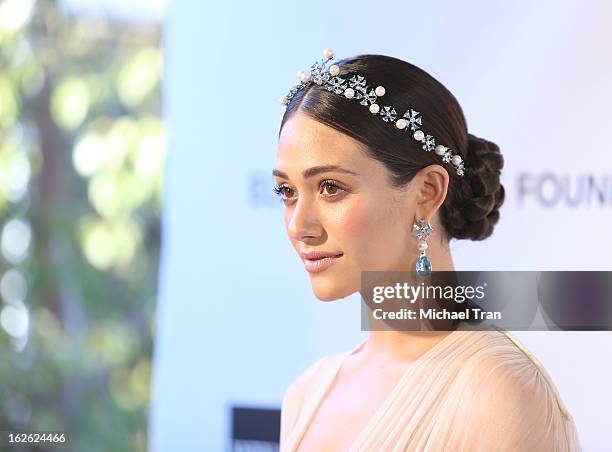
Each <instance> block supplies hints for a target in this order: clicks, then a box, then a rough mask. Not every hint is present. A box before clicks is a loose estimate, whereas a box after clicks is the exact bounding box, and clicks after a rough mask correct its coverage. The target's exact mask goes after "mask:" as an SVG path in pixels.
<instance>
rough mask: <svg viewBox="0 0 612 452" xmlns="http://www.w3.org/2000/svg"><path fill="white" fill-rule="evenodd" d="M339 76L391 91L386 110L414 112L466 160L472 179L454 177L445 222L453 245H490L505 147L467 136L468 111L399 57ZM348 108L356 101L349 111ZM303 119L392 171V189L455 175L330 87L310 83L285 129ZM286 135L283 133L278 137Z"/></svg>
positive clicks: (368, 60) (361, 60) (343, 68)
mask: <svg viewBox="0 0 612 452" xmlns="http://www.w3.org/2000/svg"><path fill="white" fill-rule="evenodd" d="M335 64H337V65H338V66H339V67H340V76H341V77H343V78H345V76H347V75H348V76H349V77H350V74H353V73H357V74H360V75H362V76H364V77H365V79H366V80H367V81H368V83H371V84H372V86H371V88H372V89H373V88H375V87H376V86H378V85H382V86H384V87H385V90H386V93H385V96H384V98H383V99H384V102H381V104H380V105H381V108H382V107H383V106H384V105H393V106H395V107H396V108H405V109H404V110H401V111H399V112H398V113H399V115H402V114H403V112H404V111H406V110H407V109H408V108H413V109H414V110H417V111H419V112H420V113H421V115H422V117H423V130H424V132H426V133H428V134H430V135H432V136H434V137H435V138H436V142H437V143H439V144H444V145H445V146H447V147H449V148H450V149H451V150H452V151H453V153H454V154H459V155H460V156H461V158H462V159H463V160H464V161H465V168H466V169H465V174H464V175H463V176H458V175H457V174H456V172H455V171H453V170H451V171H449V175H450V181H449V187H448V193H447V196H446V199H445V200H444V203H443V204H442V206H441V208H440V221H441V222H442V226H443V227H444V230H445V233H446V236H447V238H448V239H451V238H457V239H471V240H483V239H485V238H487V237H489V236H490V235H491V234H492V232H493V227H494V226H495V224H496V223H497V221H498V220H499V208H500V206H501V205H502V203H503V202H504V196H505V192H504V187H503V185H501V183H500V171H501V169H502V167H503V164H504V159H503V157H502V155H501V153H500V150H499V147H498V146H497V145H496V144H495V143H492V142H490V141H487V140H485V139H482V138H478V137H476V136H475V135H472V134H470V133H468V132H467V125H466V121H465V117H464V115H463V111H462V110H461V107H460V105H459V103H458V102H457V99H455V97H454V96H453V94H452V93H451V92H450V91H449V90H448V89H446V88H445V87H444V86H443V85H442V84H441V83H440V82H438V81H437V80H436V79H435V78H433V77H432V76H431V75H429V74H428V73H427V72H425V71H424V70H422V69H420V68H418V67H417V66H414V65H413V64H410V63H408V62H406V61H403V60H400V59H398V58H394V57H390V56H385V55H357V56H355V57H352V58H345V59H343V60H340V61H338V62H336V63H335ZM347 102H354V105H352V106H349V105H347ZM296 112H300V113H304V114H306V115H308V116H310V117H312V118H313V119H315V120H317V121H319V122H321V123H323V124H326V125H328V126H330V127H333V128H334V129H336V130H338V131H340V132H342V133H344V134H346V135H348V136H350V137H352V138H354V139H355V140H357V141H358V142H359V143H360V144H362V145H363V146H362V148H363V150H364V151H365V152H366V153H367V154H368V155H370V156H371V157H372V158H374V159H376V160H378V161H380V162H382V163H383V164H384V165H385V166H386V167H387V168H388V169H389V171H390V173H391V176H392V183H393V185H394V186H396V187H401V186H404V185H405V184H407V183H408V182H410V180H412V178H413V177H414V176H415V175H416V173H417V172H418V171H419V170H421V169H422V168H424V167H426V166H428V165H431V164H439V165H441V166H444V167H446V168H447V170H448V169H449V167H452V164H444V163H442V160H441V159H440V157H439V156H438V155H436V154H435V153H434V152H424V151H423V150H422V149H421V145H420V144H419V143H418V142H417V141H416V140H413V139H407V135H402V138H404V139H398V137H399V136H400V134H406V131H405V130H399V129H397V128H396V127H392V126H390V124H389V123H387V122H385V121H382V120H379V119H380V118H377V120H373V115H372V113H370V112H369V110H368V108H366V107H364V106H361V105H359V104H358V103H357V101H355V100H351V101H349V100H347V99H346V98H344V97H343V96H341V95H338V94H334V93H331V92H329V91H328V90H327V89H326V88H325V87H324V86H319V85H317V84H316V83H310V84H309V85H308V86H307V87H306V88H304V89H302V90H300V91H298V93H297V94H296V95H295V96H294V97H293V98H292V99H291V101H290V103H289V104H288V105H287V109H286V111H285V114H284V117H283V119H282V122H281V126H280V129H281V130H282V127H283V125H284V124H285V122H286V121H287V120H288V119H289V118H290V117H291V116H292V115H293V114H294V113H296ZM279 136H280V130H279Z"/></svg>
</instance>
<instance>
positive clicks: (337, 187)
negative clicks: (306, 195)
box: [272, 179, 348, 203]
mask: <svg viewBox="0 0 612 452" xmlns="http://www.w3.org/2000/svg"><path fill="white" fill-rule="evenodd" d="M272 191H273V192H274V193H275V194H276V195H278V196H279V197H280V198H281V200H282V201H283V202H285V203H287V202H290V201H292V200H293V199H295V198H296V195H295V190H294V189H293V188H292V187H291V186H289V185H288V184H286V183H282V184H277V185H274V187H273V188H272ZM346 192H348V190H347V189H346V188H344V187H343V186H342V185H341V184H339V183H338V182H337V181H335V180H333V179H325V180H322V181H321V182H320V183H319V194H320V195H321V196H323V197H324V198H328V199H333V198H337V197H339V196H341V195H343V194H344V193H346Z"/></svg>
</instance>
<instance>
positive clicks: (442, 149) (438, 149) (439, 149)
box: [436, 144, 448, 155]
mask: <svg viewBox="0 0 612 452" xmlns="http://www.w3.org/2000/svg"><path fill="white" fill-rule="evenodd" d="M447 150H448V148H447V147H446V146H443V145H441V144H439V145H437V146H436V154H438V155H444V154H445V153H446V151H447Z"/></svg>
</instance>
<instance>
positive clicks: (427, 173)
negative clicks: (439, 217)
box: [414, 165, 449, 218]
mask: <svg viewBox="0 0 612 452" xmlns="http://www.w3.org/2000/svg"><path fill="white" fill-rule="evenodd" d="M414 181H415V188H416V200H417V208H416V214H417V216H419V217H424V218H432V217H433V216H434V215H435V214H436V212H437V211H438V209H439V208H440V206H441V205H442V203H443V202H444V200H445V199H446V193H447V192H448V183H449V176H448V172H447V171H446V170H445V169H444V168H443V167H442V166H440V165H429V166H426V167H425V168H423V169H422V170H420V171H419V172H418V173H417V175H416V176H415V177H414Z"/></svg>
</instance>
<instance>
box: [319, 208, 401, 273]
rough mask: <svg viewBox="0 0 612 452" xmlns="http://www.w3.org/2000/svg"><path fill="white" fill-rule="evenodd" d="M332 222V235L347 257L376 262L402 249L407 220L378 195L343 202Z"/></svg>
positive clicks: (358, 260)
mask: <svg viewBox="0 0 612 452" xmlns="http://www.w3.org/2000/svg"><path fill="white" fill-rule="evenodd" d="M334 225H335V229H334V231H333V235H334V236H335V237H334V238H335V239H336V240H337V241H338V243H339V244H340V246H341V247H342V248H343V249H344V251H345V253H347V254H348V255H349V258H350V259H351V260H354V261H357V262H363V263H365V262H368V263H370V265H374V266H379V264H380V265H382V264H384V263H385V262H387V261H389V260H390V259H391V260H395V259H396V258H398V257H399V256H395V254H398V253H404V252H405V250H406V245H405V242H406V237H407V232H409V230H408V221H404V219H403V218H400V217H399V214H398V212H397V210H394V209H393V206H392V205H390V203H388V202H387V203H385V202H380V198H378V199H377V200H373V199H372V200H363V199H361V200H360V201H359V202H355V203H354V204H350V205H348V204H347V205H346V206H343V208H342V209H340V212H339V218H338V219H337V221H335V222H334ZM329 232H330V234H331V233H332V231H329Z"/></svg>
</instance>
